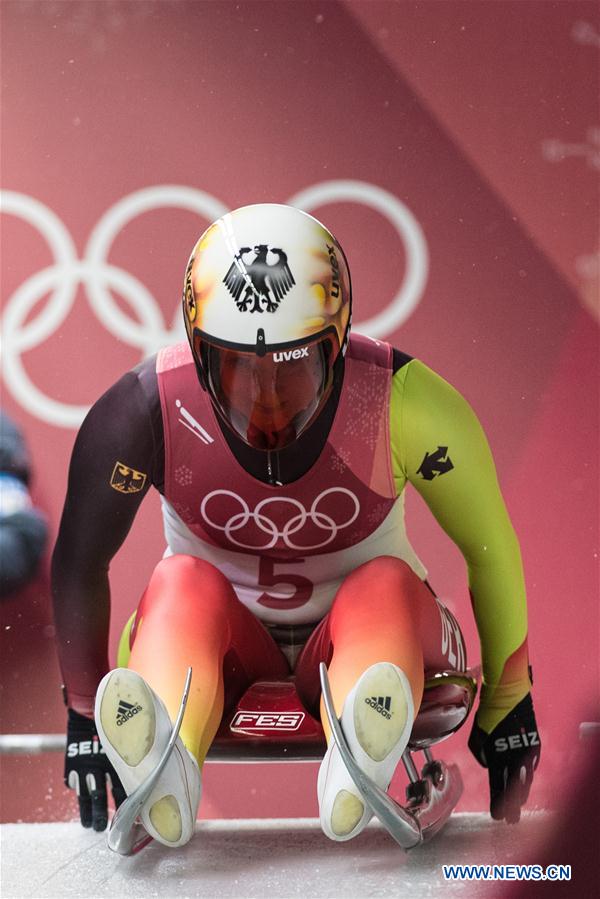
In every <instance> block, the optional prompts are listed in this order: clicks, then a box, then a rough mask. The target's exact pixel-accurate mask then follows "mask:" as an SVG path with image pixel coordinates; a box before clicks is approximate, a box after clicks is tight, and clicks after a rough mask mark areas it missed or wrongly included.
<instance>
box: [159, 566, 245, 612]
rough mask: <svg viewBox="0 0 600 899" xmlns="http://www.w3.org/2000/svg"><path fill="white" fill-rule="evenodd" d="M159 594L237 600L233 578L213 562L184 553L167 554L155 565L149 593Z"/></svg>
mask: <svg viewBox="0 0 600 899" xmlns="http://www.w3.org/2000/svg"><path fill="white" fill-rule="evenodd" d="M148 593H151V594H152V595H153V596H156V597H165V598H167V597H169V598H170V597H172V596H174V595H175V596H177V597H178V600H181V599H182V598H183V597H184V596H189V597H192V598H193V600H194V602H196V603H199V604H203V605H205V604H209V605H211V606H215V605H219V604H228V603H231V602H235V601H237V600H236V596H235V593H234V590H233V587H232V586H231V583H230V582H229V580H228V579H227V578H226V577H225V575H224V574H223V573H222V572H221V571H219V569H218V568H216V567H215V566H214V565H212V564H211V563H210V562H206V561H205V560H204V559H197V558H196V557H195V556H189V555H184V554H179V555H174V556H167V558H165V559H162V560H161V561H160V562H159V563H158V565H157V566H156V568H155V569H154V572H153V575H152V578H151V580H150V584H149V585H148V590H147V591H146V594H148Z"/></svg>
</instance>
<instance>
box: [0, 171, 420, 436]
mask: <svg viewBox="0 0 600 899" xmlns="http://www.w3.org/2000/svg"><path fill="white" fill-rule="evenodd" d="M0 198H1V208H2V211H3V212H6V213H9V214H11V215H15V216H18V217H19V218H21V219H23V220H25V221H26V222H28V223H29V224H30V225H32V226H33V227H34V228H37V230H38V231H39V232H40V234H41V235H42V237H44V239H45V240H46V242H47V243H48V246H49V248H50V250H51V252H52V254H53V257H54V264H53V265H51V266H49V267H48V268H45V269H43V270H42V271H40V272H37V273H36V274H34V275H32V276H31V277H29V278H27V280H25V281H24V282H23V283H22V284H21V285H20V286H19V287H18V288H17V289H16V290H15V292H14V293H13V294H12V296H11V297H9V298H8V299H7V301H6V303H5V312H4V316H3V320H2V334H3V337H2V371H3V377H4V380H5V382H6V384H7V386H8V387H9V389H10V390H11V392H12V394H13V396H14V397H15V399H17V400H18V402H20V403H21V405H22V406H23V407H24V408H25V409H27V411H28V412H30V413H31V414H32V415H34V416H36V417H37V418H39V419H41V420H42V421H46V422H49V423H50V424H53V425H56V426H59V427H67V428H74V427H78V426H79V424H80V423H81V420H82V419H83V417H84V415H85V414H86V412H87V408H88V407H85V406H76V405H72V404H68V403H63V402H59V401H58V400H56V399H53V398H52V397H49V396H47V395H46V394H45V393H44V392H43V391H42V390H41V389H40V388H39V387H38V386H37V385H36V384H34V383H33V381H32V380H31V378H30V376H29V374H28V373H27V371H26V370H25V367H24V365H23V362H22V358H21V357H22V354H23V353H24V352H26V351H28V350H31V349H32V348H34V347H35V346H38V345H39V344H41V343H43V342H44V341H45V340H47V339H48V338H49V337H50V335H51V334H52V333H54V332H55V331H56V330H57V329H58V328H60V326H61V325H62V323H63V322H64V320H65V319H66V318H67V316H68V315H69V312H70V311H71V308H72V306H73V303H74V302H75V298H76V294H77V287H78V285H79V284H83V285H84V286H85V288H86V296H87V299H88V301H89V303H90V306H91V307H92V309H93V311H94V314H95V315H96V317H97V318H98V320H99V321H100V322H101V323H102V325H103V326H104V327H105V328H106V330H107V331H109V333H111V334H112V335H114V337H116V338H117V339H118V340H121V341H124V342H125V343H127V344H129V345H130V346H132V347H135V348H136V349H138V350H139V351H140V353H141V356H142V358H143V357H144V356H147V355H150V354H151V353H154V352H156V351H157V350H158V349H160V347H162V346H165V345H167V344H169V343H173V342H176V341H178V340H182V339H184V329H183V324H182V322H181V313H180V310H179V306H178V307H177V309H176V311H175V314H174V319H173V322H172V323H171V326H170V327H167V326H166V325H165V322H164V318H163V315H162V311H161V309H160V307H159V305H158V303H157V301H156V298H155V297H154V296H153V294H152V293H151V292H150V290H149V289H148V288H147V287H146V286H145V285H144V284H142V282H141V281H140V280H139V279H138V278H136V277H135V276H134V275H132V274H131V273H129V272H126V271H124V270H123V269H122V268H118V267H116V266H113V265H111V264H110V263H109V261H108V255H109V252H110V249H111V246H112V244H113V242H114V240H115V238H116V236H117V235H118V234H119V232H120V231H121V230H122V229H123V227H124V226H125V225H126V224H127V223H129V222H130V221H131V220H132V219H133V218H135V217H136V216H138V215H141V214H143V213H144V212H148V211H150V210H154V209H160V208H165V207H176V208H181V209H186V210H188V211H191V212H196V213H198V214H199V215H200V216H202V217H203V219H205V220H208V221H209V222H210V221H213V220H214V219H216V218H218V217H219V216H221V215H223V214H224V213H225V212H227V207H226V206H225V204H223V203H222V202H221V201H220V200H218V199H217V198H215V197H213V196H212V195H211V194H209V193H206V192H205V191H201V190H197V189H194V188H191V187H186V186H181V185H159V186H155V187H147V188H144V189H142V190H139V191H136V192H134V193H132V194H129V195H128V196H126V197H124V198H123V199H122V200H120V201H119V202H118V203H116V204H115V205H114V206H112V207H111V208H109V209H108V210H107V211H106V212H105V214H104V215H103V216H102V218H101V219H100V220H99V222H98V223H97V225H96V226H95V227H94V229H93V230H92V232H91V234H90V236H89V239H88V242H87V245H86V247H85V250H84V253H83V258H82V259H79V258H78V257H77V250H76V247H75V243H74V241H73V239H72V237H71V235H70V233H69V231H68V229H67V228H66V226H65V225H64V223H63V222H62V221H61V220H60V219H59V218H58V216H56V215H55V213H54V212H52V211H51V210H50V209H48V208H47V207H46V206H44V205H43V204H42V203H40V202H39V201H37V200H35V199H33V198H32V197H29V196H27V195H25V194H20V193H16V192H13V191H2V192H1V193H0ZM287 202H288V203H290V204H292V205H295V206H298V207H300V208H302V209H305V210H306V211H307V212H309V211H314V210H315V208H316V207H318V206H320V205H323V204H324V203H335V202H353V203H360V204H363V205H366V206H369V207H370V208H372V209H375V210H377V211H378V212H380V213H381V214H382V215H383V216H385V217H386V218H387V219H388V220H389V221H390V222H391V223H392V225H393V226H394V228H395V229H396V231H397V233H398V235H399V236H400V238H401V240H402V242H403V244H404V247H405V251H406V273H405V276H404V279H403V282H402V284H401V285H400V288H399V290H398V291H397V293H396V294H395V296H394V297H393V299H392V300H391V302H390V303H389V304H388V306H387V307H386V308H385V309H384V310H383V311H382V312H380V313H379V314H377V315H375V316H374V317H373V318H371V319H369V320H368V321H366V322H363V323H359V324H358V325H357V328H358V330H362V331H364V332H365V333H367V334H369V335H370V336H372V337H385V336H386V335H388V334H390V333H391V332H392V331H393V330H394V329H395V328H396V327H397V326H398V325H400V324H401V323H402V322H403V321H405V320H406V319H407V318H408V316H409V315H410V314H411V313H412V311H413V310H414V308H415V306H416V305H417V304H418V302H419V300H420V298H421V295H422V293H423V289H424V286H425V281H426V278H427V270H428V252H427V244H426V241H425V238H424V235H423V232H422V230H421V227H420V225H419V223H418V222H417V220H416V219H415V218H414V216H413V215H412V213H411V212H410V211H409V210H408V209H407V207H406V206H404V204H403V203H402V202H401V201H400V200H399V199H398V198H397V197H395V196H394V195H393V194H391V193H389V192H388V191H385V190H383V189H382V188H380V187H376V186H375V185H373V184H368V183H365V182H362V181H326V182H323V183H321V184H316V185H314V186H312V187H309V188H307V189H306V190H304V191H301V192H300V193H297V194H295V195H294V196H293V197H291V198H290V199H289V200H288V201H287ZM112 291H115V292H116V293H117V294H118V295H119V296H120V297H121V298H122V299H124V300H125V302H126V303H127V304H128V305H129V307H130V308H131V309H132V310H134V312H135V316H136V318H130V317H129V316H128V315H126V314H125V313H124V312H123V311H122V310H121V308H120V307H119V305H118V304H117V303H116V302H115V299H114V296H113V294H112ZM46 294H48V295H49V296H48V300H47V301H46V302H45V303H44V305H43V307H42V309H41V310H40V312H39V313H37V315H36V316H35V317H34V318H33V319H32V320H31V321H27V323H25V322H26V319H27V317H28V315H29V314H30V312H31V309H32V308H33V306H34V305H35V304H36V303H37V302H39V300H41V299H42V298H43V297H44V296H45V295H46Z"/></svg>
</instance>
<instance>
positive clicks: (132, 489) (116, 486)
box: [110, 462, 146, 493]
mask: <svg viewBox="0 0 600 899" xmlns="http://www.w3.org/2000/svg"><path fill="white" fill-rule="evenodd" d="M145 483H146V475H145V474H144V473H143V471H136V470H135V468H130V467H129V466H128V465H124V464H123V463H122V462H117V463H116V464H115V467H114V469H113V473H112V475H111V478H110V486H111V487H112V488H113V490H118V491H119V493H139V492H140V490H143V489H144V484H145Z"/></svg>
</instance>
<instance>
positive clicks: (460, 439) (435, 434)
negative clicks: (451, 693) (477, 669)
mask: <svg viewBox="0 0 600 899" xmlns="http://www.w3.org/2000/svg"><path fill="white" fill-rule="evenodd" d="M391 443H392V460H393V467H394V476H395V479H396V483H397V487H398V489H399V491H400V490H402V489H403V487H404V485H405V483H406V481H409V482H410V483H411V484H412V485H413V487H415V488H416V490H417V491H418V492H419V494H420V495H421V496H422V497H423V499H424V500H425V502H426V503H427V505H428V507H429V509H430V510H431V512H432V513H433V515H434V516H435V518H436V520H437V521H438V523H439V524H440V526H441V527H442V528H443V529H444V531H445V532H446V534H447V535H448V536H449V537H450V539H451V540H452V541H453V542H454V543H455V544H456V545H457V546H458V548H459V549H460V551H461V553H462V555H463V557H464V559H465V562H466V565H467V570H468V580H469V588H470V591H471V598H472V604H473V611H474V615H475V620H476V623H477V630H478V633H479V639H480V643H481V659H482V668H483V679H484V685H483V689H482V697H481V703H480V708H479V711H478V723H479V725H480V727H482V728H483V729H484V730H486V731H488V732H490V731H491V730H492V729H493V728H494V727H495V726H496V724H497V723H499V721H500V720H502V718H503V717H504V715H505V714H506V713H507V712H508V711H510V710H511V709H512V708H513V707H514V705H516V703H517V702H519V701H520V700H521V699H522V698H523V696H525V695H526V693H527V692H528V691H529V689H530V683H529V674H528V659H527V605H526V596H525V583H524V577H523V566H522V562H521V553H520V549H519V543H518V540H517V537H516V534H515V532H514V529H513V527H512V524H511V522H510V519H509V517H508V513H507V511H506V506H505V504H504V500H503V498H502V494H501V492H500V487H499V485H498V479H497V476H496V469H495V466H494V460H493V458H492V454H491V451H490V448H489V445H488V442H487V439H486V437H485V434H484V432H483V429H482V427H481V425H480V423H479V421H478V419H477V417H476V415H475V413H474V412H473V410H472V409H471V407H470V406H469V404H468V403H467V402H466V400H465V399H464V398H463V397H462V396H461V395H460V394H459V393H458V391H456V390H455V389H454V388H453V387H451V386H450V384H448V383H447V382H446V381H444V380H443V379H442V378H440V377H439V376H438V375H436V374H435V373H434V372H433V371H431V370H430V369H429V368H427V366H426V365H424V364H423V363H421V362H419V361H418V360H412V361H411V362H409V363H408V364H407V365H405V366H403V367H402V368H401V369H400V370H399V371H398V372H396V374H395V375H394V377H393V380H392V396H391Z"/></svg>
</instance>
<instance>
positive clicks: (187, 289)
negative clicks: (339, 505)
mask: <svg viewBox="0 0 600 899" xmlns="http://www.w3.org/2000/svg"><path fill="white" fill-rule="evenodd" d="M183 313H184V320H185V325H186V330H187V334H188V339H189V341H190V346H191V349H192V354H193V356H194V360H195V362H196V368H197V370H198V375H199V378H200V381H201V383H202V386H203V387H205V388H206V390H208V393H209V395H210V397H211V400H212V402H213V404H214V405H215V407H216V409H217V410H218V412H219V414H220V415H221V417H222V418H223V419H224V421H225V422H226V423H227V425H228V426H229V427H230V428H231V429H232V430H233V431H234V432H235V433H236V434H237V435H238V436H239V437H240V438H241V439H242V440H244V441H245V442H246V443H247V444H249V445H250V446H253V447H255V448H256V449H261V450H277V449H283V447H285V446H288V445H289V444H290V443H292V442H293V441H294V440H296V439H297V438H298V437H299V436H300V434H301V433H302V432H303V431H304V430H306V428H307V427H308V426H309V425H310V424H311V423H312V422H313V421H314V419H315V418H316V417H317V415H318V414H319V412H320V411H321V409H322V408H323V406H324V404H325V403H326V401H327V398H328V396H329V394H330V391H331V387H332V384H333V370H334V365H335V363H336V360H337V359H340V361H341V356H343V354H344V352H345V349H346V345H347V341H348V333H349V328H350V318H351V285H350V274H349V271H348V265H347V262H346V258H345V256H344V253H343V250H342V248H341V247H340V245H339V244H338V242H337V241H336V239H335V238H334V237H333V235H332V234H331V233H330V232H329V231H328V230H327V229H326V228H325V227H324V226H323V225H322V224H321V223H320V222H318V221H317V220H316V219H315V218H313V217H312V216H310V215H308V214H307V213H305V212H301V211H300V210H299V209H295V208H294V207H291V206H283V205H278V204H258V205H255V206H244V207H242V208H240V209H236V210H234V211H233V212H230V213H228V214H227V215H225V216H223V217H222V218H220V219H218V220H217V221H216V222H215V223H214V224H213V225H211V226H210V227H209V228H208V229H207V230H206V231H205V232H204V234H203V235H202V236H201V237H200V239H199V241H198V242H197V244H196V246H195V247H194V250H193V251H192V255H191V256H190V259H189V262H188V265H187V269H186V274H185V284H184V292H183Z"/></svg>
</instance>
